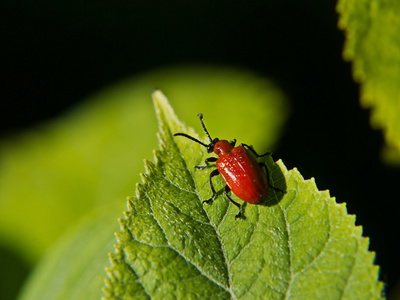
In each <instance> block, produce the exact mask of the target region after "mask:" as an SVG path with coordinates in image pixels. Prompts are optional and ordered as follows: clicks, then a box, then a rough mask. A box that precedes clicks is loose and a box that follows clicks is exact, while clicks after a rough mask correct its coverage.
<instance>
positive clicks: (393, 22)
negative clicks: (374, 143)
mask: <svg viewBox="0 0 400 300" xmlns="http://www.w3.org/2000/svg"><path fill="white" fill-rule="evenodd" d="M337 10H338V12H339V14H340V19H339V27H340V28H341V29H343V30H345V33H346V43H345V47H344V52H343V56H344V58H345V59H346V60H348V61H352V63H353V76H354V79H355V80H356V81H358V82H360V83H361V96H360V98H361V105H362V106H363V107H365V108H371V109H372V110H371V126H372V127H373V128H374V129H383V130H384V133H385V138H386V143H387V147H388V148H389V149H391V148H393V149H392V150H391V151H393V150H394V149H396V152H397V159H393V158H394V157H396V156H394V155H393V153H392V152H390V151H389V152H387V154H385V156H386V158H387V160H392V161H394V160H397V161H398V162H400V158H399V157H400V85H399V82H400V39H399V32H400V18H399V15H400V2H399V1H397V0H383V1H373V0H339V2H338V5H337Z"/></svg>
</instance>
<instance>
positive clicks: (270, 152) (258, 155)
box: [240, 144, 272, 157]
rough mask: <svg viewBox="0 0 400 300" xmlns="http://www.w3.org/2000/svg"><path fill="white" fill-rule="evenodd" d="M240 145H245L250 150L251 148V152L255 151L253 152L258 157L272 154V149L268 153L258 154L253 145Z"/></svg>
mask: <svg viewBox="0 0 400 300" xmlns="http://www.w3.org/2000/svg"><path fill="white" fill-rule="evenodd" d="M240 146H244V147H246V148H247V149H248V150H250V151H251V152H253V154H254V155H255V156H256V157H263V156H267V155H271V154H272V151H269V152H267V153H264V154H261V155H260V154H258V153H257V152H256V150H254V149H253V148H252V147H250V146H249V145H247V144H240Z"/></svg>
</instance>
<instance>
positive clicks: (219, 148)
mask: <svg viewBox="0 0 400 300" xmlns="http://www.w3.org/2000/svg"><path fill="white" fill-rule="evenodd" d="M232 149H233V146H232V145H231V144H230V143H229V142H228V141H227V140H220V141H218V142H217V143H216V144H215V146H214V153H215V154H217V155H218V156H221V155H223V154H225V153H229V152H231V150H232Z"/></svg>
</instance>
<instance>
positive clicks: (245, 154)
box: [174, 114, 283, 219]
mask: <svg viewBox="0 0 400 300" xmlns="http://www.w3.org/2000/svg"><path fill="white" fill-rule="evenodd" d="M197 115H198V117H199V118H200V123H201V126H202V127H203V129H204V131H205V133H206V134H207V137H208V138H209V140H210V144H208V145H207V144H204V143H203V142H201V141H199V140H198V139H195V138H194V137H192V136H190V135H187V134H185V133H176V134H174V136H179V135H180V136H184V137H186V138H188V139H191V140H192V141H195V142H196V143H199V144H200V145H203V146H204V147H206V148H207V152H208V153H211V152H214V153H215V154H217V155H218V156H219V158H216V157H208V158H206V160H205V163H206V164H205V165H204V166H196V167H195V168H197V169H204V168H206V167H207V166H208V163H210V162H215V163H216V165H217V169H216V170H214V171H212V172H211V174H210V187H211V191H212V192H213V195H212V197H211V198H210V199H208V200H205V201H203V204H204V203H211V202H212V201H213V200H214V199H215V198H216V196H217V192H216V191H215V189H214V186H213V183H212V177H214V176H216V175H218V174H221V176H222V178H223V179H224V181H225V183H226V186H225V189H224V193H225V195H226V196H227V197H228V199H229V200H230V201H231V202H232V203H233V204H235V205H236V206H237V207H238V208H239V213H238V214H237V215H236V217H235V218H236V219H237V218H240V217H241V216H242V207H241V205H240V204H239V203H237V202H236V201H234V200H232V198H231V197H230V196H229V195H228V193H229V191H232V192H233V193H234V194H235V195H236V196H237V197H238V198H240V199H242V200H243V201H246V202H248V203H251V204H259V203H261V202H262V201H263V200H265V198H267V195H268V187H271V188H272V189H274V190H277V191H280V192H283V191H282V190H280V189H278V188H275V187H272V186H271V185H270V184H269V175H268V168H267V166H266V165H265V163H259V162H257V160H256V159H255V158H254V156H255V157H257V158H259V157H262V156H266V155H271V152H267V153H265V154H262V155H258V154H257V152H256V151H255V150H254V149H253V148H251V147H250V146H249V145H246V144H240V145H239V146H237V147H235V144H236V140H235V139H234V140H233V141H231V142H228V141H227V140H219V139H218V138H215V139H212V138H211V137H210V134H209V133H208V131H207V129H206V127H205V125H204V123H203V115H202V114H197ZM248 150H250V151H251V152H252V153H253V154H254V156H253V155H251V154H250V153H249V151H248ZM262 167H264V168H265V172H264V171H263V170H262Z"/></svg>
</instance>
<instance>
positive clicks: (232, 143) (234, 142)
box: [229, 139, 236, 147]
mask: <svg viewBox="0 0 400 300" xmlns="http://www.w3.org/2000/svg"><path fill="white" fill-rule="evenodd" d="M229 144H231V146H232V147H235V145H236V139H233V140H232V141H230V142H229Z"/></svg>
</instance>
